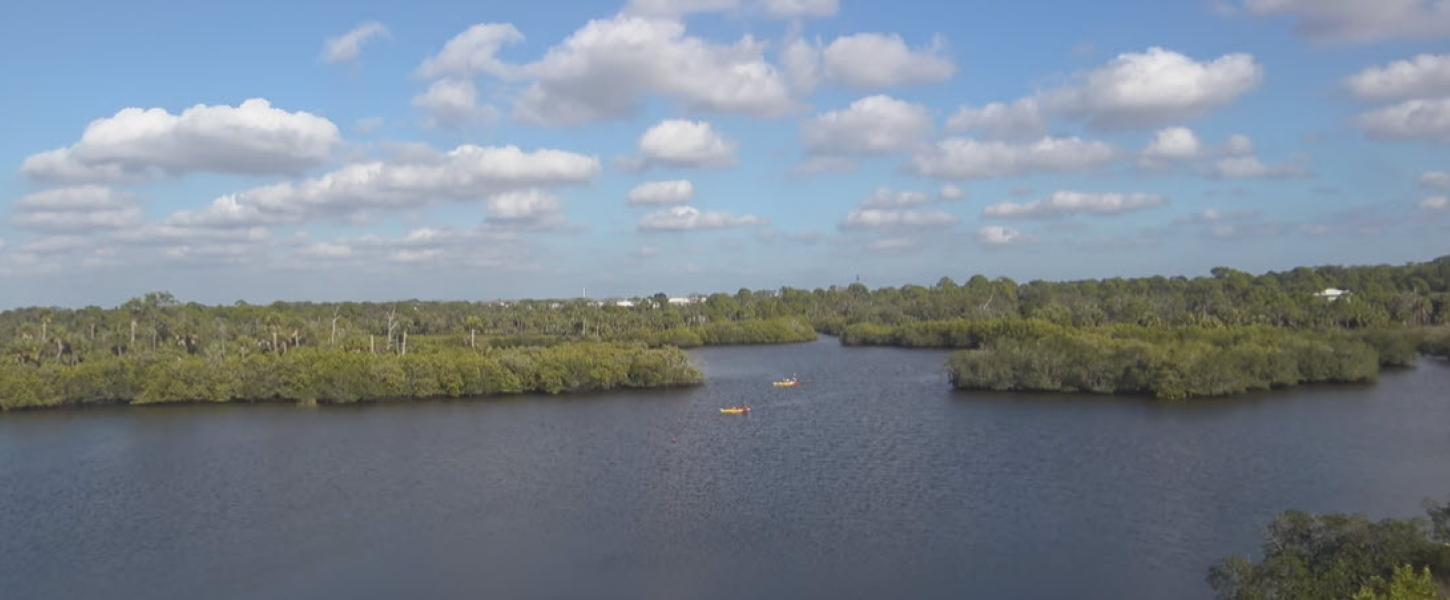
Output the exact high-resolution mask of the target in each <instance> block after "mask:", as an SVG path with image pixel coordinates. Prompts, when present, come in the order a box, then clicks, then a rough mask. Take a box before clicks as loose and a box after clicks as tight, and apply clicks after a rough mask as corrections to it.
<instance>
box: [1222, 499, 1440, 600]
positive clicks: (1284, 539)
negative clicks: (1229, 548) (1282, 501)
mask: <svg viewBox="0 0 1450 600" xmlns="http://www.w3.org/2000/svg"><path fill="white" fill-rule="evenodd" d="M1444 541H1446V540H1444V539H1443V538H1436V537H1434V536H1433V535H1432V533H1431V531H1430V530H1429V528H1427V527H1426V524H1425V522H1424V520H1422V519H1385V520H1382V521H1371V520H1369V519H1367V518H1365V517H1361V516H1350V515H1339V514H1330V515H1310V514H1306V513H1302V512H1297V511H1290V512H1286V513H1284V514H1282V515H1280V516H1279V517H1278V518H1277V519H1275V520H1274V522H1273V523H1272V524H1270V525H1269V527H1268V529H1267V531H1266V532H1265V534H1264V542H1263V559H1262V560H1260V561H1258V562H1253V561H1250V560H1248V559H1246V558H1242V557H1236V556H1235V557H1229V558H1227V559H1225V560H1224V561H1223V562H1221V563H1219V564H1218V565H1215V566H1214V567H1213V568H1212V569H1210V571H1209V576H1208V580H1209V584H1210V585H1212V586H1213V589H1214V591H1215V592H1217V594H1218V597H1219V598H1223V599H1225V600H1269V599H1275V600H1297V599H1304V600H1318V599H1320V598H1349V597H1354V598H1406V599H1408V598H1438V597H1439V596H1437V595H1434V594H1431V595H1429V596H1425V595H1423V594H1424V593H1425V592H1426V590H1433V589H1434V588H1435V587H1437V584H1436V583H1434V582H1430V583H1428V584H1427V583H1426V581H1425V580H1426V579H1428V578H1429V573H1447V572H1450V570H1447V568H1450V547H1447V546H1446V545H1445V544H1444V543H1443V542H1444ZM1417 573H1418V574H1417ZM1386 578H1388V581H1389V582H1388V583H1386ZM1434 593H1438V592H1434ZM1396 594H1399V595H1396ZM1406 594H1409V595H1406ZM1414 594H1422V595H1414Z"/></svg>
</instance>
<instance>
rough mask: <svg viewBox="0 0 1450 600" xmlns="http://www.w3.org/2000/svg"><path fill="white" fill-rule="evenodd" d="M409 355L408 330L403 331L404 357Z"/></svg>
mask: <svg viewBox="0 0 1450 600" xmlns="http://www.w3.org/2000/svg"><path fill="white" fill-rule="evenodd" d="M407 355H408V330H407V329H404V330H403V356H407Z"/></svg>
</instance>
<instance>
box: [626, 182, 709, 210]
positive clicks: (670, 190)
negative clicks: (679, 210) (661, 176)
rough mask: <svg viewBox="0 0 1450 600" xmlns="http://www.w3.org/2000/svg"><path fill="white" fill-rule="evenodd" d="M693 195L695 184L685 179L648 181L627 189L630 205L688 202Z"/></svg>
mask: <svg viewBox="0 0 1450 600" xmlns="http://www.w3.org/2000/svg"><path fill="white" fill-rule="evenodd" d="M693 197H695V185H694V184H692V183H690V182H689V180H686V179H676V180H672V181H650V182H646V183H641V184H639V185H637V186H634V189H632V190H630V191H629V205H630V206H650V205H659V204H688V203H689V202H690V199H691V198H693Z"/></svg>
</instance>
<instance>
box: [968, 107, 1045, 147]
mask: <svg viewBox="0 0 1450 600" xmlns="http://www.w3.org/2000/svg"><path fill="white" fill-rule="evenodd" d="M947 129H949V130H951V131H956V132H976V133H981V134H983V135H986V136H987V137H991V138H997V139H1007V140H1021V139H1033V138H1038V137H1042V136H1044V135H1046V134H1047V119H1046V117H1044V116H1043V114H1042V109H1041V106H1040V105H1039V103H1038V101H1037V99H1036V98H1023V99H1021V100H1018V101H1016V102H1013V103H1011V104H1004V103H1002V102H992V103H990V104H987V105H986V106H982V107H980V108H978V107H974V106H963V107H961V108H959V109H957V112H956V114H954V115H952V117H951V119H949V120H947Z"/></svg>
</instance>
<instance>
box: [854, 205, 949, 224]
mask: <svg viewBox="0 0 1450 600" xmlns="http://www.w3.org/2000/svg"><path fill="white" fill-rule="evenodd" d="M959 220H960V219H958V218H957V216H956V215H954V214H951V213H949V212H946V211H942V210H916V209H887V208H858V209H856V210H853V211H851V212H850V213H849V214H847V215H846V220H845V221H844V222H842V223H841V228H842V229H902V228H931V227H950V226H952V225H956V224H957V221H959Z"/></svg>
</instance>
